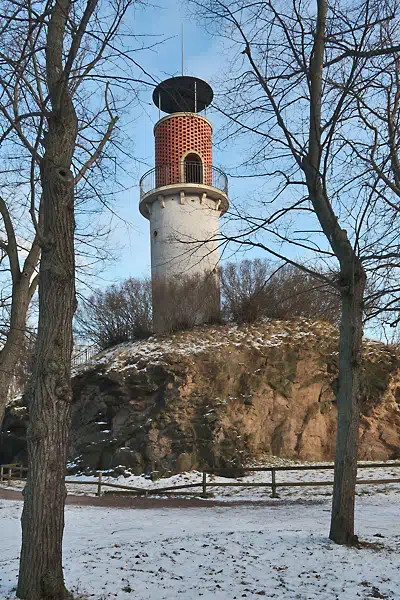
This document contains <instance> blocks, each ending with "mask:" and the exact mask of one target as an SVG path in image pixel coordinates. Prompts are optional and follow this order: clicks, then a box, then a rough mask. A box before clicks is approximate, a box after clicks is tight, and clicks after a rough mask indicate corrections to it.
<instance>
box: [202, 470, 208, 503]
mask: <svg viewBox="0 0 400 600" xmlns="http://www.w3.org/2000/svg"><path fill="white" fill-rule="evenodd" d="M202 485H203V493H202V494H201V495H202V497H203V498H207V473H206V472H205V471H203V483H202Z"/></svg>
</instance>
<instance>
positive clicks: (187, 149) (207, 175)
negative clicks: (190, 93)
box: [154, 113, 212, 187]
mask: <svg viewBox="0 0 400 600" xmlns="http://www.w3.org/2000/svg"><path fill="white" fill-rule="evenodd" d="M154 138H155V154H156V156H155V165H156V187H161V186H163V185H170V184H176V183H194V182H196V181H197V182H198V183H204V184H205V185H212V126H211V123H210V121H209V120H208V119H206V118H205V117H203V116H201V115H199V114H196V113H174V114H172V115H170V116H168V117H164V118H163V119H161V120H160V121H158V123H156V125H155V127H154ZM185 159H186V161H187V165H185ZM195 161H196V162H195ZM197 161H198V164H197ZM200 161H201V162H200Z"/></svg>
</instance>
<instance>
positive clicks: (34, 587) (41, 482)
mask: <svg viewBox="0 0 400 600" xmlns="http://www.w3.org/2000/svg"><path fill="white" fill-rule="evenodd" d="M132 4H133V2H132V1H131V0H121V1H120V0H118V1H117V2H114V3H111V4H107V6H105V5H103V3H101V2H99V0H87V1H85V0H82V1H78V2H72V0H54V1H53V0H51V1H50V2H41V1H40V2H36V3H34V4H32V3H31V2H30V1H29V0H28V1H27V2H25V3H22V4H21V3H19V2H15V1H14V0H6V1H5V2H3V4H2V7H1V17H2V25H1V27H0V92H1V93H0V115H1V117H2V119H3V123H4V126H3V133H2V138H1V141H2V143H3V145H2V149H4V150H5V151H7V150H8V149H9V148H10V144H14V148H16V147H18V148H19V150H20V153H19V157H20V160H22V159H21V156H22V157H23V159H24V164H27V165H28V168H27V169H26V168H25V172H26V171H28V172H29V179H28V181H29V184H28V185H29V187H28V189H29V204H30V217H31V219H32V223H33V227H34V232H35V236H36V239H37V245H38V246H39V248H40V253H41V259H40V268H39V323H38V332H37V342H36V349H35V355H34V360H33V374H32V378H31V381H30V384H29V386H28V388H27V390H26V398H27V405H28V411H29V426H28V433H27V443H28V457H29V464H28V467H29V471H28V480H27V484H26V487H25V501H24V510H23V515H22V551H21V562H20V573H19V581H18V588H17V595H18V596H19V597H20V598H25V599H29V600H39V599H41V598H47V599H51V598H53V599H54V600H55V599H57V600H62V599H63V598H69V597H70V594H69V593H68V591H67V590H66V588H65V585H64V579H63V571H62V536H63V528H64V503H65V495H66V492H65V482H64V474H65V464H66V456H67V450H68V443H69V431H70V420H71V400H72V392H71V381H70V375H71V352H72V319H73V314H74V311H75V309H76V298H75V253H74V229H75V198H76V188H77V186H78V185H80V186H81V189H83V190H86V193H87V195H88V196H89V195H90V194H91V195H93V196H94V197H98V186H97V185H96V186H95V187H94V189H93V183H92V182H91V180H90V178H89V175H90V174H91V172H92V170H93V169H94V167H96V166H97V165H98V164H99V163H100V162H101V161H103V160H104V158H105V157H106V148H107V147H109V146H110V143H112V138H113V135H114V133H115V131H116V129H117V121H118V117H117V107H118V98H117V96H116V95H115V92H113V91H112V88H114V90H116V93H117V94H119V95H120V100H121V105H123V104H124V103H125V104H126V102H127V98H126V97H124V95H125V96H126V94H127V93H129V92H135V85H136V83H135V81H134V80H135V78H134V76H133V75H132V72H133V71H132V69H133V68H134V67H135V68H136V64H137V63H136V61H135V60H134V58H133V57H132V54H131V52H130V50H129V48H128V43H129V31H128V30H127V29H125V30H123V27H124V19H125V18H126V16H127V12H128V10H129V8H130V7H131V5H132ZM121 33H123V34H124V38H123V39H124V42H123V43H122V42H120V38H119V37H118V36H119V34H121ZM122 49H123V50H122ZM100 93H101V95H100ZM15 154H16V153H15V152H14V155H15ZM103 177H104V179H105V180H106V179H107V177H106V174H105V173H104V174H103ZM37 198H38V199H39V201H37ZM100 201H101V199H100ZM2 216H3V215H2ZM3 219H4V216H3Z"/></svg>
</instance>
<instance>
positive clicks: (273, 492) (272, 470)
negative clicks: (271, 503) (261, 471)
mask: <svg viewBox="0 0 400 600" xmlns="http://www.w3.org/2000/svg"><path fill="white" fill-rule="evenodd" d="M271 476H272V496H271V498H277V497H278V496H277V493H276V476H275V469H271Z"/></svg>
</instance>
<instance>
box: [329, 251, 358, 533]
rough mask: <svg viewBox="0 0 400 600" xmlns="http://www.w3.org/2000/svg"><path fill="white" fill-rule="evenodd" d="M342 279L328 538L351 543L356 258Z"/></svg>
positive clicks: (354, 469) (355, 403)
mask: <svg viewBox="0 0 400 600" xmlns="http://www.w3.org/2000/svg"><path fill="white" fill-rule="evenodd" d="M354 262H356V266H355V268H354V270H353V268H350V269H349V274H348V275H347V276H344V277H343V279H342V281H341V284H342V285H341V288H342V289H341V304H342V315H341V324H340V347H339V377H338V380H339V390H338V393H337V407H338V418H337V435H336V456H335V475H334V487H333V500H332V514H331V528H330V533H329V537H330V539H331V540H333V541H334V542H336V543H338V544H350V545H353V544H355V543H356V542H357V537H356V536H355V534H354V506H355V486H356V477H357V454H358V440H359V421H360V406H359V397H360V377H361V358H362V337H363V324H362V315H363V295H364V289H365V282H366V276H365V272H364V270H363V268H362V265H361V263H360V262H359V261H358V259H354Z"/></svg>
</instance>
